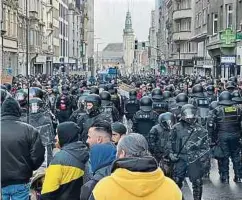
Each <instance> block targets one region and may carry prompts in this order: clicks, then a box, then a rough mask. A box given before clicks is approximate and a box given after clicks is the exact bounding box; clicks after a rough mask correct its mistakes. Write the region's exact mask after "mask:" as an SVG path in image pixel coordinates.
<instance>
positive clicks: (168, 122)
mask: <svg viewBox="0 0 242 200" xmlns="http://www.w3.org/2000/svg"><path fill="white" fill-rule="evenodd" d="M174 124H175V117H174V115H173V114H172V113H170V112H166V113H162V114H160V115H159V118H158V124H157V125H155V126H153V127H152V129H151V130H150V134H149V145H150V152H151V153H152V155H153V156H154V157H155V158H156V160H157V162H160V161H161V160H162V159H163V161H164V159H167V158H168V155H169V149H168V141H169V137H170V132H171V127H172V126H173V125H174Z"/></svg>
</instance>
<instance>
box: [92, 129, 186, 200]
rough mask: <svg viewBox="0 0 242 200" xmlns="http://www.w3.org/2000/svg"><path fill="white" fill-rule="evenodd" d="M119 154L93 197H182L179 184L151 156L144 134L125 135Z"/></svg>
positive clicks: (101, 199) (177, 199) (176, 199)
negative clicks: (109, 174) (167, 175)
mask: <svg viewBox="0 0 242 200" xmlns="http://www.w3.org/2000/svg"><path fill="white" fill-rule="evenodd" d="M117 157H118V160H116V161H115V162H114V164H113V167H112V174H111V176H108V177H105V178H103V179H102V180H100V181H99V182H98V183H97V185H96V187H95V188H94V190H93V196H92V198H93V199H95V200H104V199H105V200H113V199H125V200H126V199H129V200H132V199H135V200H138V199H142V200H154V199H169V200H181V199H182V193H181V191H180V189H179V188H178V186H177V185H176V184H175V182H174V181H172V180H171V179H170V178H168V177H166V176H165V175H164V173H163V172H162V170H161V169H160V168H159V167H158V164H157V162H156V160H155V159H154V158H153V157H151V156H150V153H149V151H148V142H147V141H146V139H145V138H144V136H142V135H140V134H137V133H132V134H128V135H126V136H125V137H123V138H122V139H121V140H120V141H119V143H118V146H117ZM107 188H111V190H107Z"/></svg>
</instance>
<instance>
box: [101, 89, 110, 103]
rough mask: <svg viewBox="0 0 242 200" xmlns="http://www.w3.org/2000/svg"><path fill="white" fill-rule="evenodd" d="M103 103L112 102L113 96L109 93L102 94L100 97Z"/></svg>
mask: <svg viewBox="0 0 242 200" xmlns="http://www.w3.org/2000/svg"><path fill="white" fill-rule="evenodd" d="M99 96H100V98H101V100H102V101H111V94H110V93H109V92H107V91H103V92H101V94H100V95H99Z"/></svg>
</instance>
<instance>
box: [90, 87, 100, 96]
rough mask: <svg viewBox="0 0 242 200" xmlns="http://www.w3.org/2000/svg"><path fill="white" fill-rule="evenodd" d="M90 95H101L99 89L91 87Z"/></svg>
mask: <svg viewBox="0 0 242 200" xmlns="http://www.w3.org/2000/svg"><path fill="white" fill-rule="evenodd" d="M90 94H97V95H99V88H97V87H91V89H90Z"/></svg>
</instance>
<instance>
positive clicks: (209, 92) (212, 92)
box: [206, 85, 217, 102]
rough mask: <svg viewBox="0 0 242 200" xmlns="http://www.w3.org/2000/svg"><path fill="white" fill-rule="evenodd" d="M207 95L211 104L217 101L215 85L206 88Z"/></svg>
mask: <svg viewBox="0 0 242 200" xmlns="http://www.w3.org/2000/svg"><path fill="white" fill-rule="evenodd" d="M206 94H207V97H208V99H209V101H210V102H212V101H216V100H217V96H216V95H215V87H214V86H213V85H209V86H208V87H207V88H206Z"/></svg>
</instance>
